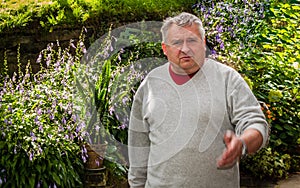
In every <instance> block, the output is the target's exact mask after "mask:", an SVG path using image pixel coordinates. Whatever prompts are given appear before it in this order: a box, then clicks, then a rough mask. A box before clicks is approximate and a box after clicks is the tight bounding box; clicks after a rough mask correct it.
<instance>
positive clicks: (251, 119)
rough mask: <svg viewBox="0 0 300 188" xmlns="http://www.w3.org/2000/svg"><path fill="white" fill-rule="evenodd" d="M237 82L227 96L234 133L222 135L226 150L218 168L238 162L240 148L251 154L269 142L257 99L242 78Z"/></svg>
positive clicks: (266, 126) (266, 127)
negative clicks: (244, 147)
mask: <svg viewBox="0 0 300 188" xmlns="http://www.w3.org/2000/svg"><path fill="white" fill-rule="evenodd" d="M236 79H237V80H238V81H235V82H232V83H237V85H236V87H234V88H233V90H231V91H230V94H229V96H228V101H229V102H228V103H229V104H230V107H229V108H228V109H230V110H229V114H230V117H231V123H232V125H233V126H234V127H235V133H233V132H230V131H228V132H226V133H225V135H224V143H225V145H226V150H225V151H224V152H223V154H222V155H221V157H220V158H219V160H218V162H217V165H218V167H220V168H224V167H225V168H226V167H227V166H228V167H229V166H232V164H234V163H235V162H236V161H237V160H239V159H240V158H241V155H242V150H243V144H245V145H246V147H247V154H252V153H255V152H256V151H258V150H259V149H260V148H262V147H263V146H265V145H266V144H267V141H268V138H269V131H270V130H269V126H268V124H267V122H266V120H265V116H264V114H263V112H262V111H261V107H260V105H259V103H258V101H257V99H256V98H255V96H254V95H253V93H252V91H251V90H250V88H249V87H248V85H247V83H246V82H245V81H244V80H243V79H242V78H241V77H237V78H236Z"/></svg>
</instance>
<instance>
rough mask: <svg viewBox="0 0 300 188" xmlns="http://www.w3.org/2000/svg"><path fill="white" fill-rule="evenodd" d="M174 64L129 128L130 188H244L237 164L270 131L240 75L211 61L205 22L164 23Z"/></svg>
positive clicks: (140, 102)
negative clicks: (203, 24)
mask: <svg viewBox="0 0 300 188" xmlns="http://www.w3.org/2000/svg"><path fill="white" fill-rule="evenodd" d="M161 32H162V37H163V39H162V40H163V42H162V49H163V52H164V54H165V55H166V57H167V59H168V62H167V63H166V64H164V65H162V66H160V67H158V68H155V69H154V70H152V71H151V72H150V73H149V74H148V75H147V77H146V78H145V79H144V80H143V82H142V83H141V85H140V86H139V89H138V91H137V93H136V95H135V97H134V102H133V105H132V109H131V115H130V124H129V136H128V144H129V163H130V168H129V174H128V180H129V184H130V186H131V187H187V188H193V187H204V188H208V187H230V188H233V187H236V188H238V187H239V168H238V162H239V160H240V159H241V157H242V156H244V155H246V154H251V153H254V152H256V151H257V150H259V149H260V148H261V147H263V146H264V145H265V144H266V142H267V139H268V136H269V135H268V134H269V133H268V125H267V122H266V121H265V117H264V114H263V113H262V111H261V108H260V105H259V103H258V102H257V100H256V98H255V96H254V95H253V93H252V92H251V90H250V89H249V87H248V85H247V84H246V82H245V81H244V80H243V78H242V77H241V76H240V75H239V73H238V72H236V71H235V70H234V69H232V68H230V67H228V66H226V65H223V64H221V63H219V62H216V61H215V60H212V59H208V58H205V53H206V46H205V31H204V29H203V26H202V22H201V20H200V19H199V18H198V17H196V16H194V15H192V14H189V13H181V14H179V15H177V16H175V17H171V18H168V19H166V20H165V22H164V24H163V26H162V28H161Z"/></svg>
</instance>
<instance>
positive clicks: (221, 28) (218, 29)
mask: <svg viewBox="0 0 300 188" xmlns="http://www.w3.org/2000/svg"><path fill="white" fill-rule="evenodd" d="M216 29H217V31H218V32H219V33H222V32H223V26H220V25H218V26H217V28H216Z"/></svg>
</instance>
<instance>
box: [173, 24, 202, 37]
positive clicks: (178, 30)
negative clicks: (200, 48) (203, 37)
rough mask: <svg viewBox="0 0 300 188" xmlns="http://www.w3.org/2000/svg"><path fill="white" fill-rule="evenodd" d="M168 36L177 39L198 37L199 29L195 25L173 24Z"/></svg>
mask: <svg viewBox="0 0 300 188" xmlns="http://www.w3.org/2000/svg"><path fill="white" fill-rule="evenodd" d="M168 34H169V35H172V36H175V37H176V36H178V37H183V36H185V37H200V32H199V29H198V28H197V27H196V25H194V24H193V25H188V26H178V25H176V24H173V25H172V26H171V27H170V29H169V33H168Z"/></svg>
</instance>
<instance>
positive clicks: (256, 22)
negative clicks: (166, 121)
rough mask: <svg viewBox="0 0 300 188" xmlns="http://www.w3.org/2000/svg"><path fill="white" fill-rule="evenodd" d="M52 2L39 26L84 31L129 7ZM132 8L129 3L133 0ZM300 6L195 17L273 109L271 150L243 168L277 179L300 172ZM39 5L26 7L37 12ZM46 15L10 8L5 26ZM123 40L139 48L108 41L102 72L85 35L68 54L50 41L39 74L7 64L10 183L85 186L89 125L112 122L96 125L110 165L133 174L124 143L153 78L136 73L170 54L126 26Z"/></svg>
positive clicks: (251, 4) (1, 106)
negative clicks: (11, 70) (93, 20)
mask: <svg viewBox="0 0 300 188" xmlns="http://www.w3.org/2000/svg"><path fill="white" fill-rule="evenodd" d="M46 2H47V1H41V4H40V5H42V4H46V5H47V7H48V8H45V7H43V8H41V7H42V6H37V5H36V8H37V9H45V10H46V9H49V10H50V11H49V15H47V16H45V17H44V18H43V19H40V21H39V24H41V25H42V26H45V27H46V26H47V27H48V26H49V27H54V26H55V25H59V24H60V23H61V24H63V23H66V24H69V23H71V21H72V22H80V23H82V25H84V23H85V21H86V20H88V19H89V18H90V17H91V14H92V13H94V12H98V13H99V15H100V12H101V11H102V13H103V11H104V12H105V11H108V7H109V6H116V7H117V6H121V5H119V4H113V3H112V4H109V5H108V4H107V5H106V6H103V7H104V8H105V7H106V9H107V10H100V8H99V6H100V5H99V4H97V2H98V1H97V2H96V1H92V0H90V1H79V0H78V1H75V0H74V1H64V2H65V3H62V2H59V1H57V2H56V1H54V2H53V3H50V1H49V2H48V4H47V3H46ZM99 2H103V4H105V3H108V2H110V1H99ZM178 2H179V1H178ZM180 2H181V1H180ZM182 2H184V1H182ZM123 3H124V4H123V5H122V6H125V5H126V3H128V4H130V3H133V1H124V2H123ZM145 3H146V4H147V3H149V4H148V5H147V7H148V8H149V9H147V11H150V12H151V10H152V9H150V8H151V7H154V9H157V7H156V8H155V6H158V5H155V4H153V2H152V1H149V2H148V1H145ZM165 3H166V4H164V5H163V6H162V7H161V8H162V9H159V10H160V11H158V12H157V14H159V15H161V16H162V17H163V14H164V13H165V12H164V11H165V10H166V9H165V8H166V7H169V6H170V4H168V3H169V1H166V2H165ZM193 4H194V5H193ZM299 4H300V3H299V1H290V2H279V1H277V0H272V1H268V0H265V1H257V0H252V1H246V0H244V1H233V0H227V1H222V2H221V1H213V0H211V1H198V2H194V1H193V2H191V7H192V5H193V13H195V14H197V15H199V17H201V18H202V20H203V22H204V26H205V29H206V31H207V33H206V39H207V45H208V47H209V48H210V52H211V57H212V58H216V59H218V60H219V61H220V62H222V63H226V64H228V65H230V66H232V67H234V68H235V69H237V70H238V71H239V72H240V73H241V74H242V75H243V77H244V79H245V80H246V81H247V83H248V84H249V86H250V88H251V89H252V90H253V92H254V94H255V95H256V97H257V98H258V100H259V101H261V102H262V104H265V105H262V108H263V111H264V112H265V115H266V118H267V120H268V122H269V124H270V128H271V136H270V140H269V144H268V146H267V147H266V148H263V149H262V150H260V151H259V152H258V153H257V154H255V155H251V156H248V157H247V158H245V159H244V160H242V163H241V169H242V171H243V172H246V173H248V174H250V175H253V176H255V177H259V178H272V179H274V180H277V179H281V178H286V177H287V176H288V175H289V173H291V172H294V171H299V170H300V150H299V145H300V127H299V126H300V102H299V101H300V80H299V71H300V67H299V59H300V54H299V51H300V46H299V44H300V43H299V41H300V33H299V31H300V28H299V21H298V20H297V18H298V17H299V16H300V15H299V14H300V13H299V9H300V8H299ZM33 5H34V4H29V5H26V6H24V7H21V9H20V10H25V12H27V13H28V11H27V10H29V9H32V8H33ZM150 5H151V6H150ZM5 6H7V4H1V5H0V7H1V8H5ZM97 6H98V8H97ZM174 6H180V5H179V4H177V5H176V4H174ZM125 7H127V8H128V10H126V11H127V12H126V14H127V13H128V12H130V11H132V12H134V11H135V10H136V9H134V10H129V8H130V7H137V11H140V13H141V11H146V10H145V9H144V7H142V3H137V4H135V5H134V6H133V4H132V6H125ZM37 9H32V10H34V11H31V13H30V14H32V15H29V13H28V14H23V15H22V14H19V16H21V15H22V19H21V18H18V19H17V18H16V17H15V16H17V15H18V14H16V12H14V11H12V12H11V13H12V15H11V16H9V15H8V14H3V12H1V14H0V15H2V17H1V18H0V19H2V20H5V21H4V22H1V23H3V24H2V25H0V28H1V29H0V30H1V31H2V30H4V29H8V28H14V27H21V26H22V25H27V24H29V23H30V20H34V19H37V18H38V15H44V14H45V12H46V11H45V12H41V13H38V12H35V11H36V10H37ZM58 9H60V11H58V12H57V10H58ZM90 10H93V11H90ZM111 10H112V12H110V14H117V13H116V12H117V11H116V10H117V8H115V9H111ZM177 10H178V9H177ZM123 11H125V9H124V10H123ZM21 12H22V11H21ZM29 12H30V11H29ZM154 12H155V11H154ZM124 14H125V13H124ZM3 15H4V16H3ZM128 15H129V18H128V20H127V19H126V18H125V17H124V18H123V19H125V20H121V19H120V20H119V19H118V17H115V18H114V19H115V20H114V21H118V20H119V21H126V22H127V21H128V22H130V21H137V20H135V17H134V16H132V17H130V15H131V14H128ZM162 17H160V18H162ZM44 19H46V20H44ZM142 19H152V17H148V18H146V17H142ZM16 20H19V21H18V22H16ZM38 20H39V19H38ZM69 21H70V22H69ZM83 33H84V32H83ZM123 35H125V37H127V38H129V39H130V40H129V41H130V42H131V43H130V44H128V45H127V47H126V48H122V50H119V51H116V52H113V51H114V50H115V48H116V41H113V39H110V38H108V39H109V40H104V41H105V42H103V43H102V44H103V46H101V49H103V50H102V52H103V54H102V55H103V56H102V57H101V59H100V60H101V61H97V63H98V65H99V66H93V67H98V69H90V68H91V67H88V64H84V63H83V62H84V61H82V60H84V59H85V58H87V56H86V54H87V51H86V47H85V45H84V43H83V42H84V35H82V37H80V38H79V41H78V42H77V43H74V42H72V41H71V42H70V46H69V47H67V48H65V49H62V48H61V47H60V45H59V42H58V43H57V44H55V45H54V44H50V45H49V46H48V47H47V49H45V50H43V51H42V52H41V56H40V58H39V59H38V60H37V63H40V64H41V71H40V72H38V73H37V74H32V73H31V69H30V65H28V66H27V68H26V72H21V68H20V67H21V65H20V62H17V63H19V71H16V73H15V74H14V75H13V76H12V77H9V76H7V72H8V70H7V62H6V60H5V59H6V58H4V62H3V64H4V66H3V67H1V70H0V72H1V76H0V78H1V82H0V114H1V115H0V187H25V186H30V187H82V186H83V184H84V178H83V177H84V163H85V162H86V157H87V155H86V150H85V149H86V148H85V147H84V143H86V141H87V140H86V136H91V135H87V133H89V131H87V128H88V127H89V126H91V125H92V126H94V125H100V124H101V125H103V126H99V127H92V128H93V129H95V128H97V129H98V130H99V129H101V131H103V132H101V136H102V138H105V140H106V141H108V142H109V143H110V147H109V148H108V150H107V155H106V156H105V158H106V160H105V161H104V165H106V166H107V168H108V169H109V171H110V173H112V174H113V175H112V176H114V178H121V179H122V178H123V179H124V178H126V170H127V169H126V168H127V165H128V164H126V160H125V159H124V160H125V161H124V160H123V158H126V156H124V155H125V154H124V152H122V151H120V148H119V147H118V146H119V145H118V144H125V145H126V142H127V126H128V119H126V117H127V116H126V113H128V108H129V110H130V106H131V102H132V97H133V95H134V92H135V91H136V88H137V86H138V84H139V83H140V81H141V80H142V79H143V77H144V75H141V74H139V72H134V70H135V66H137V65H136V64H135V62H138V61H139V60H140V59H147V58H148V57H158V61H159V60H162V58H163V57H164V55H163V54H162V51H161V47H160V43H159V42H149V41H147V42H144V41H143V40H142V38H141V37H140V38H139V37H138V38H136V36H135V35H131V34H128V32H127V31H126V30H125V31H124V32H123ZM97 47H99V46H97ZM105 53H108V55H107V54H105ZM21 55H22V54H20V53H19V56H21ZM3 56H4V57H5V56H6V54H3ZM18 59H19V58H18ZM98 60H99V59H98ZM93 67H92V68H93ZM99 68H100V69H99ZM86 70H88V71H86ZM129 75H131V76H129ZM112 83H114V84H112ZM116 85H117V86H118V87H116ZM78 87H79V88H78ZM75 88H76V89H75ZM118 88H119V89H120V88H121V90H117V89H118ZM74 91H77V92H78V93H74ZM120 91H122V92H120ZM74 94H75V95H77V94H79V96H77V97H79V98H76V100H74ZM116 94H117V95H116ZM86 99H92V100H91V101H89V102H86V101H84V100H86ZM124 106H127V108H126V109H123V108H122V107H124ZM87 107H88V108H87ZM89 107H90V108H89ZM93 115H95V116H93ZM120 118H125V119H122V120H121V119H120ZM95 122H97V123H100V124H95ZM103 128H104V130H103ZM92 133H94V132H92ZM103 136H104V137H103ZM89 138H92V139H97V138H98V137H95V136H92V137H89ZM96 142H97V141H96ZM117 143H118V144H117ZM16 169H18V170H16Z"/></svg>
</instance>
